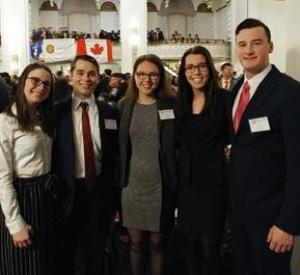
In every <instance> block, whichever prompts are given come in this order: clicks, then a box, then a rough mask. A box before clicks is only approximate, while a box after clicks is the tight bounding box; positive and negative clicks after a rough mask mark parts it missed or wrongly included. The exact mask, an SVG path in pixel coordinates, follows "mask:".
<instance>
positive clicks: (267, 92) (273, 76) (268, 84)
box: [229, 66, 281, 136]
mask: <svg viewBox="0 0 300 275" xmlns="http://www.w3.org/2000/svg"><path fill="white" fill-rule="evenodd" d="M280 75H281V73H280V72H279V71H278V70H277V68H276V67H275V66H272V69H271V71H270V72H269V74H268V75H267V76H266V77H265V78H264V80H263V81H262V82H261V83H260V84H259V86H258V87H257V90H256V91H255V94H254V95H253V97H252V98H251V100H250V102H249V104H248V106H247V108H246V110H245V112H244V114H243V116H242V119H241V122H240V125H239V129H238V131H237V133H234V130H233V118H232V108H233V105H234V101H235V98H236V96H237V94H238V91H239V89H240V87H241V85H242V84H243V81H244V78H243V77H242V78H241V79H240V80H239V82H238V83H237V85H236V86H235V87H234V89H233V91H232V97H231V100H230V102H229V111H230V113H229V116H230V132H231V134H232V135H233V136H236V135H238V134H239V133H240V131H242V130H243V128H244V127H245V126H246V125H247V123H248V120H249V118H251V117H250V116H251V114H253V113H255V111H256V110H257V109H258V108H259V107H260V106H261V105H262V104H263V103H264V101H265V100H266V99H267V98H268V97H269V96H271V95H272V91H273V90H274V88H275V87H276V85H277V80H278V78H279V77H280Z"/></svg>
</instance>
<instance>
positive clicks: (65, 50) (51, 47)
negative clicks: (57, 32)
mask: <svg viewBox="0 0 300 275" xmlns="http://www.w3.org/2000/svg"><path fill="white" fill-rule="evenodd" d="M75 55H76V44H75V39H73V38H64V39H44V41H43V52H42V54H41V55H40V58H43V59H44V61H45V62H46V63H51V62H59V61H67V60H72V59H73V58H74V56H75Z"/></svg>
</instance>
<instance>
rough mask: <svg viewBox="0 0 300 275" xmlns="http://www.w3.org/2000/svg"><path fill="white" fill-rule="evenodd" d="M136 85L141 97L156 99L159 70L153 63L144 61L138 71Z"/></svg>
mask: <svg viewBox="0 0 300 275" xmlns="http://www.w3.org/2000/svg"><path fill="white" fill-rule="evenodd" d="M134 79H135V84H136V87H137V89H138V92H139V97H141V96H143V97H156V89H157V87H158V84H159V80H160V76H159V69H158V68H157V66H156V65H154V64H153V63H151V62H148V61H143V62H141V63H140V64H139V65H138V66H137V69H136V72H135V75H134Z"/></svg>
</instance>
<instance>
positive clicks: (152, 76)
mask: <svg viewBox="0 0 300 275" xmlns="http://www.w3.org/2000/svg"><path fill="white" fill-rule="evenodd" d="M136 76H137V78H138V79H140V80H145V79H146V78H150V79H151V80H153V81H154V80H157V79H158V78H159V74H157V73H144V72H137V73H136Z"/></svg>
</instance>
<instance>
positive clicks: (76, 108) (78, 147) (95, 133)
mask: <svg viewBox="0 0 300 275" xmlns="http://www.w3.org/2000/svg"><path fill="white" fill-rule="evenodd" d="M82 101H84V102H86V103H88V108H87V112H88V115H89V120H90V128H91V136H92V140H93V148H94V154H95V162H96V174H97V175H99V174H100V172H101V139H100V125H99V112H98V107H97V104H96V101H95V97H94V95H92V96H91V97H90V98H87V99H84V100H82V99H81V98H79V97H77V96H76V95H75V94H74V93H73V95H72V118H73V127H74V144H75V178H76V179H78V178H84V177H85V168H84V146H83V135H82V108H81V107H80V103H81V102H82Z"/></svg>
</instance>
